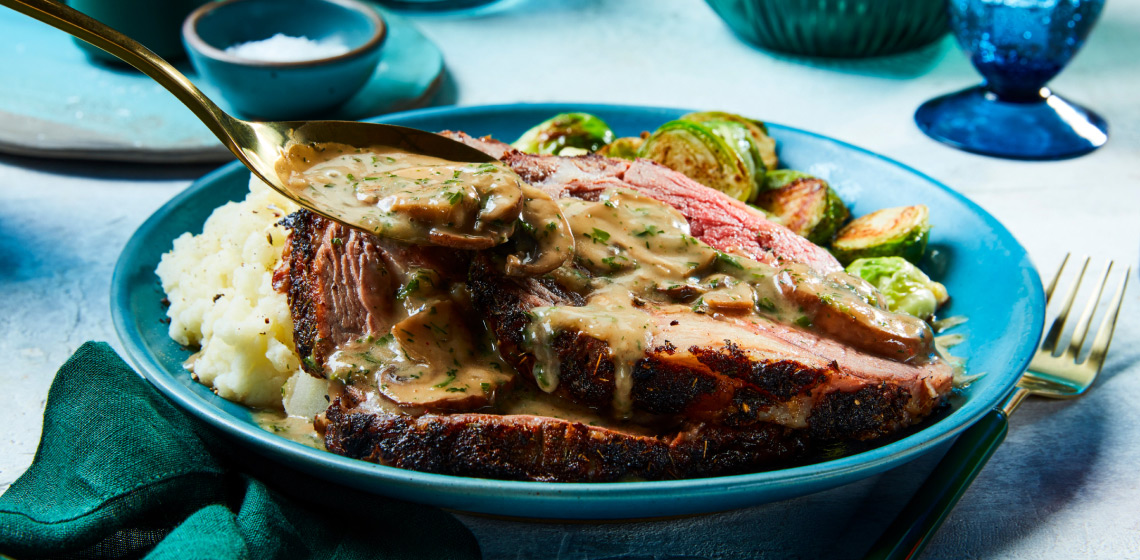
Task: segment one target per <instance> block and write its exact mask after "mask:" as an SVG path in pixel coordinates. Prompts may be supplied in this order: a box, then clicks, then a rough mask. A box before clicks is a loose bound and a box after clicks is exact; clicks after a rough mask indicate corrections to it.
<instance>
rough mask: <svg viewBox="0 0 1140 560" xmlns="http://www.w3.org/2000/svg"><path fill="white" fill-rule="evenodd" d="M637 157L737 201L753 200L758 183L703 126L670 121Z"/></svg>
mask: <svg viewBox="0 0 1140 560" xmlns="http://www.w3.org/2000/svg"><path fill="white" fill-rule="evenodd" d="M637 155H638V157H643V158H646V159H651V160H653V161H656V162H657V163H660V164H661V165H664V166H665V167H668V168H670V169H673V170H674V171H678V172H681V173H684V174H685V175H687V176H688V177H689V178H690V179H693V180H694V181H697V182H698V183H701V184H702V185H705V186H706V187H711V188H714V189H716V190H718V191H721V192H723V193H725V194H727V195H729V196H731V197H733V198H735V199H737V200H740V201H747V200H748V199H750V198H752V191H753V189H754V188H755V181H754V180H753V177H752V173H751V172H750V171H749V170H748V166H747V165H746V164H745V162H744V159H743V158H742V157H741V156H740V154H738V153H737V152H736V150H734V149H732V148H731V147H730V146H729V145H728V144H727V143H725V141H724V140H722V139H721V138H720V137H719V136H717V135H716V134H714V133H713V132H712V131H711V130H709V129H708V128H706V127H704V126H703V125H701V124H698V123H695V122H690V121H680V120H678V121H669V122H667V123H665V124H663V125H661V127H660V128H658V129H657V131H656V132H654V133H653V134H651V135H649V138H646V139H645V142H644V143H643V144H642V145H641V150H639V151H638V154H637Z"/></svg>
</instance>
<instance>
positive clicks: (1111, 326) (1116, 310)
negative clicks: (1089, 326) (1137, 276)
mask: <svg viewBox="0 0 1140 560" xmlns="http://www.w3.org/2000/svg"><path fill="white" fill-rule="evenodd" d="M1131 273H1132V267H1131V266H1130V267H1127V268H1125V269H1124V278H1123V279H1121V280H1120V286H1119V287H1117V288H1116V295H1115V296H1113V298H1112V303H1111V304H1109V306H1108V311H1107V312H1105V314H1104V319H1103V320H1102V321H1101V322H1100V328H1098V329H1097V332H1096V339H1094V340H1093V344H1092V349H1091V350H1090V351H1089V357H1088V359H1087V360H1086V361H1088V362H1089V363H1090V364H1091V365H1093V366H1094V367H1096V371H1097V372H1098V373H1099V372H1100V368H1102V367H1104V357H1105V355H1106V354H1108V345H1109V344H1111V343H1112V331H1113V330H1115V329H1116V317H1117V316H1118V315H1119V314H1120V304H1121V303H1122V302H1123V301H1124V290H1125V289H1127V288H1128V276H1129V274H1131Z"/></svg>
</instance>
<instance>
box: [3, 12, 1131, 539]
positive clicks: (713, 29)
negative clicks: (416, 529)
mask: <svg viewBox="0 0 1140 560" xmlns="http://www.w3.org/2000/svg"><path fill="white" fill-rule="evenodd" d="M503 8H504V9H501V10H499V11H497V12H494V13H491V14H488V15H485V16H483V17H480V18H474V19H472V18H458V17H434V18H428V17H420V18H413V20H414V21H415V22H416V24H417V25H419V26H420V27H421V28H422V29H423V30H424V32H425V33H426V34H427V35H428V36H430V37H431V38H432V39H433V40H435V41H436V42H437V43H438V44H439V45H440V47H441V49H442V50H443V52H444V55H445V57H446V59H447V63H448V67H449V69H450V72H451V75H452V83H451V84H450V86H449V88H451V89H450V93H449V95H450V96H451V97H452V98H454V99H455V100H457V101H458V103H460V104H463V105H476V104H484V103H503V102H514V101H583V102H602V103H625V104H645V105H665V106H675V107H703V108H709V109H724V110H730V111H736V112H740V113H744V114H748V115H754V116H757V117H760V118H764V119H768V120H772V121H775V122H780V123H785V124H790V125H793V126H798V127H802V128H806V129H808V130H814V131H818V132H821V133H824V134H827V135H830V136H834V137H836V138H839V139H842V140H846V141H849V142H852V143H855V144H857V145H860V146H863V147H866V148H869V149H871V150H874V151H877V152H881V153H883V154H886V155H888V156H890V157H893V158H895V159H898V160H900V161H902V162H904V163H906V164H909V165H911V166H913V167H915V168H917V169H920V170H922V171H923V172H925V173H927V174H930V175H932V176H933V177H935V178H936V179H939V180H941V181H943V182H945V183H946V184H948V185H950V186H951V187H953V188H955V189H957V190H959V191H961V192H962V193H964V194H965V195H966V196H968V197H970V198H971V199H973V200H974V201H975V202H977V203H979V204H980V205H981V206H983V207H984V208H986V210H988V211H989V212H990V213H992V214H994V215H995V216H996V217H997V218H998V219H1000V220H1001V221H1002V222H1003V223H1004V224H1005V225H1006V226H1007V227H1008V228H1009V229H1010V230H1011V231H1012V232H1013V233H1014V235H1016V236H1017V238H1018V239H1019V240H1020V241H1021V243H1022V244H1023V245H1025V246H1026V248H1027V249H1028V250H1029V252H1030V254H1031V255H1032V257H1033V258H1034V260H1035V262H1036V263H1038V265H1039V266H1040V267H1041V269H1042V271H1043V275H1044V276H1046V277H1048V275H1049V274H1050V273H1051V271H1052V270H1053V269H1054V268H1055V267H1056V265H1057V263H1059V262H1060V260H1061V257H1062V256H1063V254H1064V253H1065V252H1066V251H1069V250H1074V251H1084V252H1089V253H1091V254H1092V255H1094V256H1096V257H1099V258H1101V259H1104V258H1114V259H1117V260H1118V261H1121V262H1122V263H1126V264H1131V265H1133V266H1134V267H1135V266H1136V261H1137V254H1138V249H1140V243H1138V242H1140V101H1138V97H1137V93H1136V92H1137V91H1140V2H1138V1H1136V0H1113V1H1111V2H1109V3H1108V5H1107V7H1106V10H1105V13H1104V14H1103V17H1102V20H1101V22H1100V23H1099V25H1098V27H1097V29H1096V30H1095V31H1094V33H1093V35H1092V37H1091V39H1090V41H1089V43H1088V45H1087V47H1086V48H1085V50H1084V51H1083V52H1082V53H1081V54H1080V55H1079V56H1078V57H1077V58H1076V60H1075V61H1074V62H1073V63H1072V64H1071V65H1070V67H1069V68H1068V69H1066V71H1065V72H1064V73H1063V74H1062V75H1061V76H1060V77H1059V78H1058V79H1057V80H1055V82H1054V83H1053V84H1052V85H1053V86H1054V88H1055V89H1056V90H1057V91H1059V92H1061V93H1063V94H1065V95H1067V96H1068V97H1069V98H1070V99H1072V100H1075V101H1078V102H1081V103H1083V104H1086V105H1087V106H1090V107H1093V108H1095V109H1096V110H1097V111H1099V112H1100V113H1101V114H1102V115H1103V116H1104V117H1105V118H1106V119H1108V121H1109V123H1110V124H1111V127H1112V129H1111V132H1110V138H1111V139H1110V141H1109V143H1108V145H1107V147H1105V148H1103V149H1101V150H1100V151H1098V152H1096V153H1094V154H1092V155H1090V156H1087V157H1083V158H1079V159H1076V160H1070V161H1063V162H1053V163H1019V162H1010V161H1002V160H996V159H989V158H984V157H980V156H974V155H970V154H966V153H962V152H958V151H955V150H952V149H949V148H946V147H943V146H941V145H939V144H937V143H935V142H933V141H930V140H928V139H927V138H926V137H925V136H923V135H922V134H921V133H920V132H919V131H918V130H917V129H916V128H915V126H914V124H913V121H912V114H913V111H914V109H915V108H916V107H917V106H918V105H919V104H920V103H921V102H922V101H924V100H926V99H928V98H931V97H934V96H936V95H939V94H942V93H946V92H949V91H953V90H956V89H960V88H963V87H966V86H969V85H972V84H974V83H976V82H977V81H978V78H977V76H976V74H975V73H974V72H973V70H972V68H971V66H970V65H969V63H968V62H967V60H966V59H965V57H964V56H963V54H962V53H961V51H960V50H959V49H958V48H957V46H956V45H955V44H954V43H953V40H952V39H950V38H946V39H944V40H943V41H941V42H940V43H938V44H936V45H934V46H932V47H930V48H926V49H923V50H920V51H918V52H915V53H910V54H906V55H902V56H898V57H891V58H888V59H879V60H871V61H851V62H836V63H819V62H812V63H805V62H803V61H798V60H794V59H790V58H787V57H781V56H773V55H770V54H766V53H763V52H760V51H757V50H756V49H753V48H751V47H749V46H747V45H745V44H743V43H741V42H740V41H738V40H737V39H736V38H735V37H733V36H732V35H731V34H730V33H729V32H728V30H727V29H726V28H725V27H724V25H723V24H722V23H721V22H720V21H719V20H718V19H717V18H716V16H715V15H714V14H713V13H712V11H711V10H710V9H708V8H707V7H706V6H705V5H704V4H703V3H701V2H699V1H696V0H687V1H682V0H676V1H652V0H641V1H620V0H611V1H600V0H599V1H585V0H567V1H562V2H558V1H555V0H549V1H542V0H530V1H525V0H520V1H516V2H508V3H507V4H504V5H503ZM3 41H5V39H3V38H0V46H3ZM4 79H17V77H14V76H13V77H9V76H6V75H5V76H4ZM124 103H125V104H126V103H129V100H124ZM208 169H209V168H208V167H177V166H126V165H115V164H90V163H88V164H76V163H65V162H55V161H44V160H32V159H21V158H13V157H0V356H4V364H5V367H4V368H0V424H2V425H4V426H5V427H6V429H5V433H4V435H3V436H0V491H3V489H5V488H7V486H8V485H9V484H11V482H12V481H13V480H15V479H16V478H17V477H18V476H19V475H20V473H22V472H23V471H24V469H25V468H26V467H27V465H28V464H29V463H30V462H31V459H32V454H33V453H34V450H35V446H36V442H37V441H38V439H39V431H40V416H41V413H42V410H43V400H44V396H45V395H46V393H47V388H48V386H49V385H50V383H51V379H52V376H53V375H54V372H55V370H56V368H57V367H58V366H59V365H60V364H61V363H62V362H63V361H64V360H65V359H66V358H67V357H68V356H69V355H70V354H71V352H73V351H74V350H75V349H76V348H77V347H78V346H79V345H80V344H81V343H83V342H84V341H86V340H92V339H94V340H106V341H110V342H112V344H117V340H116V336H115V333H114V332H113V329H112V327H111V324H110V317H109V311H108V291H109V285H110V276H111V269H112V266H113V263H114V261H115V259H116V258H117V256H118V254H119V252H120V250H121V249H122V246H123V244H124V243H125V242H126V239H127V238H128V236H129V235H130V234H131V233H132V232H133V231H134V229H135V228H136V227H137V226H138V225H139V224H140V223H141V222H142V221H143V220H144V219H145V218H146V216H147V215H149V214H150V213H151V212H152V211H153V210H154V209H156V208H157V207H158V206H160V205H161V204H162V203H164V202H165V201H166V200H168V199H169V198H170V197H171V196H173V195H174V194H175V193H177V192H178V191H180V190H181V189H183V188H184V187H185V186H186V185H187V184H189V182H190V180H192V179H193V178H196V177H198V176H200V175H202V174H203V173H205V172H206V171H207V170H208ZM979 273H984V271H980V272H979ZM1131 284H1132V286H1131V288H1130V289H1131V292H1130V293H1129V295H1128V298H1127V301H1126V303H1125V310H1124V313H1123V315H1122V317H1121V320H1120V323H1119V325H1118V327H1117V335H1116V342H1115V344H1114V345H1113V347H1112V352H1111V354H1110V356H1109V358H1110V359H1109V364H1108V366H1107V367H1106V369H1105V371H1104V373H1103V374H1102V376H1103V378H1102V379H1101V380H1100V381H1099V382H1098V385H1097V387H1096V388H1095V390H1094V391H1093V392H1092V393H1091V394H1089V395H1088V396H1086V397H1084V398H1083V399H1081V400H1079V401H1072V402H1045V401H1036V400H1034V401H1030V402H1028V403H1026V404H1025V405H1024V406H1023V408H1022V409H1021V410H1020V411H1019V412H1018V413H1017V414H1016V415H1015V416H1014V417H1013V419H1012V421H1011V430H1010V435H1009V439H1008V440H1007V441H1006V443H1005V445H1004V446H1003V447H1002V448H1001V449H1000V450H998V452H997V454H996V455H995V456H994V458H993V460H992V461H991V462H990V464H989V466H988V468H987V469H986V470H985V471H984V472H983V473H982V474H981V475H980V476H979V478H978V480H977V482H976V483H975V484H974V486H973V487H972V488H971V489H970V491H969V492H968V493H967V494H966V495H965V497H964V498H963V500H962V502H961V503H960V504H959V506H958V508H957V509H956V510H955V511H954V512H953V514H952V515H951V517H950V518H949V520H948V521H947V522H946V525H945V526H944V527H943V529H942V531H941V533H940V534H939V535H938V536H937V538H936V540H935V541H934V542H933V544H931V546H930V547H929V548H928V549H927V552H926V554H925V557H926V558H932V559H934V558H1113V559H1115V558H1138V557H1140V507H1138V504H1140V487H1138V484H1137V479H1138V476H1137V465H1140V412H1138V411H1137V408H1138V405H1140V366H1138V365H1137V364H1136V362H1137V358H1138V357H1140V348H1138V345H1137V343H1138V342H1140V321H1137V317H1138V313H1140V286H1137V285H1136V280H1135V279H1133V280H1132V282H1131ZM1001 303H1002V302H994V304H995V305H1001ZM936 459H937V457H936V456H928V457H924V458H922V459H920V460H918V461H915V462H914V463H911V464H909V465H906V466H904V467H901V468H898V469H895V470H894V471H891V472H888V473H885V474H883V475H881V476H877V477H873V478H870V479H867V480H864V481H862V482H859V483H856V484H852V485H849V486H846V487H843V488H838V489H835V490H831V491H828V492H823V493H819V494H815V495H812V496H807V497H804V498H801V499H798V500H791V501H786V502H780V503H776V504H769V505H763V506H759V507H755V508H751V509H745V510H739V511H734V512H727V513H722V514H714V515H707V516H700V517H693V518H685V519H674V520H664V521H652V522H636V523H607V524H544V523H520V522H515V521H505V520H498V519H491V518H484V517H472V516H461V518H462V519H463V520H464V522H466V523H467V524H468V525H469V526H470V527H471V528H472V530H473V531H474V532H475V533H476V535H477V536H478V537H479V539H480V542H481V543H482V546H483V549H484V552H485V555H486V556H487V557H488V558H538V557H545V558H564V559H579V558H607V557H615V556H628V557H634V558H669V557H686V556H703V557H710V558H755V557H789V558H818V557H836V558H845V557H858V556H859V555H860V554H861V553H862V552H863V551H864V550H865V549H866V548H867V547H868V546H869V545H870V543H871V542H873V541H874V539H875V538H876V537H877V536H878V534H879V532H880V531H881V530H882V529H883V528H884V527H885V526H886V525H887V523H889V521H890V519H891V517H892V516H893V515H894V513H895V512H896V511H898V509H899V508H900V507H901V505H902V503H903V502H904V501H905V499H906V497H907V496H908V495H909V494H910V493H911V492H912V491H913V489H914V488H915V487H916V486H917V485H918V484H919V482H920V481H921V480H922V478H923V477H924V476H925V474H926V473H927V472H928V471H929V469H930V468H931V466H932V465H933V463H934V461H935V460H936Z"/></svg>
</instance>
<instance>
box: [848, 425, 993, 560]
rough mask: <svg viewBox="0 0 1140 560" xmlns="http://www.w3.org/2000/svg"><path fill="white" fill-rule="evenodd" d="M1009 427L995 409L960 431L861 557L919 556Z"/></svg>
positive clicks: (882, 559)
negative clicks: (940, 459)
mask: <svg viewBox="0 0 1140 560" xmlns="http://www.w3.org/2000/svg"><path fill="white" fill-rule="evenodd" d="M1008 429H1009V422H1008V420H1007V417H1006V413H1005V412H1003V411H1001V410H997V409H995V410H991V411H990V412H989V414H986V415H985V416H983V417H982V419H981V420H978V422H977V423H975V424H974V425H973V426H971V427H970V428H968V429H966V430H965V431H964V432H962V435H960V436H958V441H956V442H954V445H953V446H952V447H951V448H950V450H949V451H947V452H946V456H945V457H943V458H942V461H941V462H939V463H938V466H936V467H935V468H934V471H933V472H931V473H930V476H929V477H927V479H926V482H923V483H922V486H921V487H919V489H918V491H917V492H915V494H914V497H913V498H911V499H910V502H909V503H907V505H906V507H904V508H903V509H902V511H901V512H899V515H898V517H895V520H894V521H893V522H892V523H891V526H890V527H888V528H887V530H886V532H884V533H883V536H881V537H879V540H878V541H877V542H876V543H875V544H874V546H872V547H871V550H870V552H868V553H867V555H866V556H865V557H864V558H865V559H866V560H901V559H904V558H916V557H918V555H919V554H920V553H921V552H922V549H923V548H925V547H926V545H927V543H928V542H930V538H931V537H933V536H934V533H935V532H936V531H937V530H938V528H939V527H941V526H942V522H943V521H944V520H945V519H946V516H947V515H948V514H949V513H950V510H951V509H953V508H954V505H955V504H957V503H958V500H959V499H960V498H961V497H962V494H963V493H965V492H966V489H967V488H969V487H970V483H971V482H973V481H974V478H975V477H977V476H978V473H979V472H981V471H982V468H983V467H985V466H986V463H987V462H989V460H990V457H991V456H992V455H993V454H994V451H996V450H997V448H998V446H999V445H1001V442H1002V441H1004V440H1005V434H1006V432H1007V431H1008Z"/></svg>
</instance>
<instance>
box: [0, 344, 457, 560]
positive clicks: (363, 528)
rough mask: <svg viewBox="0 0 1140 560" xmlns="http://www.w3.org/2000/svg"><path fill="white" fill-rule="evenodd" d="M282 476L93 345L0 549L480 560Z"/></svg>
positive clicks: (54, 389) (435, 520) (3, 503)
mask: <svg viewBox="0 0 1140 560" xmlns="http://www.w3.org/2000/svg"><path fill="white" fill-rule="evenodd" d="M284 471H285V468H284V467H282V466H279V465H274V464H272V463H271V462H270V461H268V460H266V459H263V458H261V457H258V456H255V455H252V452H251V451H248V450H242V449H240V446H238V445H236V444H234V443H232V442H230V441H228V440H225V439H223V438H220V437H216V436H215V435H214V434H213V433H212V432H211V431H210V430H209V428H207V427H206V426H205V425H204V424H202V423H201V422H199V421H198V420H196V419H194V418H191V417H189V416H187V415H186V414H184V413H183V412H182V411H181V410H179V409H177V408H175V407H174V406H173V405H172V404H170V402H168V401H167V400H166V399H165V398H164V397H163V396H162V395H160V394H159V393H158V392H157V391H155V390H154V389H153V388H152V387H151V386H150V384H149V383H147V382H146V381H145V380H144V379H142V378H141V377H139V376H138V375H137V374H135V373H134V372H133V371H132V370H131V369H130V368H129V367H128V366H127V365H126V364H125V363H123V361H122V359H120V358H119V356H118V355H116V354H115V351H114V350H112V349H111V347H110V346H108V345H107V344H105V343H92V342H88V343H87V344H84V345H83V347H82V348H80V349H79V351H77V352H76V353H75V355H74V356H72V357H71V359H70V360H68V361H67V363H66V364H64V365H63V367H62V368H61V369H60V370H59V372H58V373H57V374H56V377H55V381H54V382H53V383H52V386H51V391H50V392H49V393H48V399H47V408H46V410H45V411H44V427H43V436H42V437H41V439H40V446H39V449H37V450H36V457H35V461H34V462H33V463H32V466H31V467H30V468H29V469H28V471H27V472H25V473H24V475H23V476H21V477H20V478H19V480H17V481H16V482H15V483H14V484H12V486H11V487H10V488H8V491H7V492H5V493H4V495H3V496H0V552H2V553H4V554H9V555H12V556H15V557H17V558H31V557H43V556H60V555H65V556H68V557H77V558H89V557H112V558H140V557H144V556H145V557H146V558H158V559H165V558H171V559H174V558H177V559H193V558H417V559H418V558H479V547H478V544H477V543H476V542H475V538H474V537H473V536H472V535H471V533H470V532H469V531H468V530H467V528H466V527H464V526H463V525H462V524H461V523H459V521H457V520H456V519H455V518H454V517H452V516H450V515H448V514H446V513H444V512H443V511H440V510H438V509H435V508H431V507H426V506H419V505H415V504H408V503H404V502H399V501H395V500H391V499H386V498H381V497H377V496H374V495H370V494H364V493H360V492H357V491H354V490H349V489H346V488H343V487H340V486H334V485H331V484H329V483H326V482H321V481H318V480H315V479H313V478H312V477H308V476H304V475H300V474H296V473H290V472H284ZM251 473H261V474H260V475H257V476H260V477H261V479H259V478H257V477H255V476H254V474H251ZM263 480H264V481H263ZM285 494H288V495H289V497H286V496H285Z"/></svg>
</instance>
